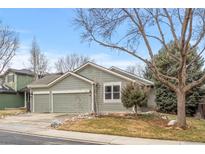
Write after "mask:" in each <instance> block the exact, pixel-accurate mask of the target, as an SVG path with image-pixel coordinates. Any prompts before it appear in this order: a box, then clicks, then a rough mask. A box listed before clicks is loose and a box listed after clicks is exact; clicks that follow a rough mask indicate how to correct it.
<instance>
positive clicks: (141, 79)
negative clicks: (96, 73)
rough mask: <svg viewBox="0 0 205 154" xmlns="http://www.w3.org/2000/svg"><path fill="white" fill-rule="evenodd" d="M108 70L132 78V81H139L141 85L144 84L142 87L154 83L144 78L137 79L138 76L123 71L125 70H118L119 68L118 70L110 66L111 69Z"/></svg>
mask: <svg viewBox="0 0 205 154" xmlns="http://www.w3.org/2000/svg"><path fill="white" fill-rule="evenodd" d="M110 70H112V71H115V72H117V73H120V74H122V75H125V76H127V77H130V78H132V79H134V80H137V81H139V82H140V83H142V84H144V85H154V82H152V81H150V80H147V79H144V78H142V77H139V76H137V75H136V74H133V73H130V72H127V71H125V70H122V69H120V68H118V67H115V66H112V67H111V68H110Z"/></svg>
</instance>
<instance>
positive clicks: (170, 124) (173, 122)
mask: <svg viewBox="0 0 205 154" xmlns="http://www.w3.org/2000/svg"><path fill="white" fill-rule="evenodd" d="M176 124H177V121H176V120H170V121H169V122H168V124H167V126H175V125H176Z"/></svg>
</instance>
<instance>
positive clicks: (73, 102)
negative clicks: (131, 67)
mask: <svg viewBox="0 0 205 154" xmlns="http://www.w3.org/2000/svg"><path fill="white" fill-rule="evenodd" d="M129 83H136V84H139V85H142V86H146V87H148V88H149V89H150V92H149V96H148V107H149V108H152V109H154V108H155V107H156V104H155V103H154V99H155V98H154V97H155V94H154V86H153V85H154V84H153V83H152V82H151V81H148V80H145V79H142V78H139V77H138V76H136V75H133V74H130V73H128V72H125V71H123V70H121V69H118V68H116V67H112V68H110V69H107V68H105V67H102V66H99V65H97V64H94V63H91V62H88V63H86V64H84V65H82V66H81V67H79V68H77V69H76V70H74V71H73V72H67V73H65V74H63V75H61V74H52V75H49V76H46V77H44V78H42V79H39V80H37V81H34V82H33V83H31V84H30V85H28V87H29V88H30V90H31V97H32V98H31V105H30V106H31V111H32V112H55V113H58V112H66V113H93V112H97V113H102V112H130V111H132V109H126V108H125V107H123V104H122V103H121V90H122V88H123V87H125V86H126V85H127V84H129Z"/></svg>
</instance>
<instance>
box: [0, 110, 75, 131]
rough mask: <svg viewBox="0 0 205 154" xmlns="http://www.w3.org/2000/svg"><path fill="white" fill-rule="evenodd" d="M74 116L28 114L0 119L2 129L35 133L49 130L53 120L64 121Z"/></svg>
mask: <svg viewBox="0 0 205 154" xmlns="http://www.w3.org/2000/svg"><path fill="white" fill-rule="evenodd" d="M71 116H73V115H68V114H60V113H41V114H39V113H26V114H20V115H16V116H8V117H5V118H4V119H0V129H6V130H16V131H18V130H22V129H25V131H26V132H29V131H31V132H32V131H33V130H34V129H37V130H40V129H43V130H45V129H49V128H50V124H51V122H52V120H56V119H58V120H61V121H64V120H66V119H68V118H70V117H71Z"/></svg>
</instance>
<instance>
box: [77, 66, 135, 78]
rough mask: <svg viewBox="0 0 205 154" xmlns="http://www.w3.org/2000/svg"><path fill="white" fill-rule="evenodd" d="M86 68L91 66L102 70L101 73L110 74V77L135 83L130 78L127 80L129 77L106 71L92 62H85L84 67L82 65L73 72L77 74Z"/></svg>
mask: <svg viewBox="0 0 205 154" xmlns="http://www.w3.org/2000/svg"><path fill="white" fill-rule="evenodd" d="M87 66H92V67H95V68H97V69H100V70H102V71H105V72H107V73H110V74H112V75H115V76H117V77H120V78H123V79H125V80H127V81H131V82H135V80H133V79H132V78H129V77H127V76H125V75H122V74H119V73H116V72H114V71H112V70H109V69H107V68H105V67H103V66H100V65H97V64H94V63H92V62H87V63H85V64H84V65H82V66H80V67H79V68H77V69H76V70H74V72H75V73H77V72H78V71H80V70H82V69H85V68H86V67H87Z"/></svg>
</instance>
